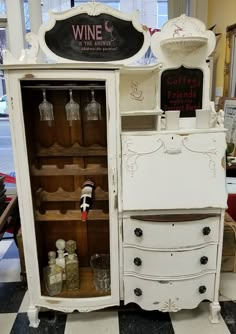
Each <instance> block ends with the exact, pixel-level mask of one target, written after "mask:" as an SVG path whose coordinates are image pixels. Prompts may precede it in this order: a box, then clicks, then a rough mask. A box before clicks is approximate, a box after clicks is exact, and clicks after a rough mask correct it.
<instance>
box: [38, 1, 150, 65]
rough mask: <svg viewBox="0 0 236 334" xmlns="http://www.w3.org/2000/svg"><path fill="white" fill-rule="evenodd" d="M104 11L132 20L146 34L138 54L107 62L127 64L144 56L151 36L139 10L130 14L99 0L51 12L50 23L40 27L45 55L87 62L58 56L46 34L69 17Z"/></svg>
mask: <svg viewBox="0 0 236 334" xmlns="http://www.w3.org/2000/svg"><path fill="white" fill-rule="evenodd" d="M102 13H105V14H109V15H112V16H114V17H117V18H119V19H121V20H125V21H130V22H132V24H133V26H134V28H135V29H136V30H137V31H139V32H142V33H143V35H144V43H143V46H142V48H141V50H140V51H139V52H138V53H137V54H136V55H134V56H132V57H130V58H127V59H125V60H119V61H110V62H105V63H113V64H123V65H127V64H131V63H134V62H135V61H137V60H139V59H140V58H142V56H144V54H145V52H146V51H147V50H148V47H149V46H150V39H151V36H150V33H149V31H148V30H147V28H146V27H145V26H143V25H142V24H141V23H140V22H139V13H138V11H135V12H133V13H132V14H131V15H130V14H126V13H123V12H121V11H118V10H116V9H113V8H111V7H109V6H105V5H103V4H101V3H97V2H89V3H86V4H82V5H80V6H78V7H73V8H72V9H70V10H67V11H64V12H58V13H55V12H49V21H48V23H46V24H44V25H42V26H41V27H40V29H39V34H38V37H39V43H40V47H41V49H42V50H43V52H44V53H45V55H46V56H47V57H48V58H49V59H51V60H52V61H54V62H56V63H85V62H84V61H83V62H82V61H76V60H70V59H66V58H62V57H59V56H57V55H56V54H55V53H53V52H52V51H51V50H50V49H49V48H48V46H47V45H46V43H45V34H46V32H47V31H49V30H51V29H52V28H53V27H54V26H55V24H56V22H57V21H62V20H65V19H68V18H70V17H72V16H76V15H79V14H88V15H90V16H98V15H100V14H102ZM93 63H94V62H93ZM97 63H99V64H101V63H102V62H97Z"/></svg>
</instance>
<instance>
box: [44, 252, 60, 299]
mask: <svg viewBox="0 0 236 334" xmlns="http://www.w3.org/2000/svg"><path fill="white" fill-rule="evenodd" d="M48 258H49V261H48V266H47V267H46V268H44V281H45V286H46V289H47V292H48V294H49V296H55V295H57V294H58V293H60V292H61V291H62V268H61V267H60V266H58V265H57V264H56V252H49V253H48Z"/></svg>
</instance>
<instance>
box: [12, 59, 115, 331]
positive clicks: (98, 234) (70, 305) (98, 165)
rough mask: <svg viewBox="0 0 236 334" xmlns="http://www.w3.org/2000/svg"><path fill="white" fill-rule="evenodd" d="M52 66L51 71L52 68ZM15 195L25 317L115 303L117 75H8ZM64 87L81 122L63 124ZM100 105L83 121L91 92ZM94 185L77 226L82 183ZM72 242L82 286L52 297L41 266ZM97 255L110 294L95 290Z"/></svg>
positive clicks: (83, 72)
mask: <svg viewBox="0 0 236 334" xmlns="http://www.w3.org/2000/svg"><path fill="white" fill-rule="evenodd" d="M49 69H50V70H49ZM6 76H7V82H8V99H9V101H12V103H10V118H11V128H12V139H13V140H12V141H13V147H14V156H15V167H16V175H17V190H18V196H19V203H20V215H21V224H22V231H23V240H24V250H25V261H26V268H27V281H28V288H29V295H30V308H29V312H28V315H29V319H30V323H31V325H32V326H34V327H35V326H37V324H38V318H37V313H38V310H39V307H46V308H49V309H54V310H59V311H66V312H72V311H74V310H78V311H92V310H96V309H100V308H103V307H108V306H113V305H118V304H119V301H120V297H119V267H118V263H119V253H118V234H117V230H118V208H117V204H116V203H117V200H116V199H117V192H118V182H117V169H118V166H119V163H118V161H119V158H118V154H117V151H118V149H119V146H118V145H117V143H118V142H119V141H118V140H117V136H118V131H119V130H118V129H119V126H118V124H119V115H118V112H117V97H116V93H115V92H116V89H115V87H116V81H117V73H116V71H96V70H90V71H88V70H82V69H79V68H77V69H76V70H75V68H74V67H73V66H71V70H68V68H67V69H66V70H65V69H60V70H58V69H55V70H53V69H52V68H50V65H48V67H47V68H44V69H38V68H34V67H32V68H30V69H29V68H28V69H25V68H23V69H19V68H18V69H17V70H16V69H13V70H8V71H6ZM43 90H45V91H46V98H47V100H48V101H49V102H50V103H51V104H52V106H53V119H52V120H51V123H52V124H50V123H49V122H48V121H47V120H46V121H45V120H42V118H41V119H40V112H39V104H40V103H41V102H42V100H43ZM69 90H72V91H73V98H74V100H75V101H76V102H77V103H79V105H80V119H79V120H73V121H72V124H70V122H69V121H68V120H67V117H66V110H65V105H66V103H68V101H69ZM92 91H94V96H95V99H96V101H97V103H100V105H101V118H97V119H96V120H90V119H88V118H86V109H85V106H86V104H88V103H89V102H90V101H91V98H92V95H91V92H92ZM87 179H90V180H92V181H94V182H95V185H96V188H95V194H94V195H95V200H94V203H93V207H92V209H91V210H90V211H89V213H88V219H87V221H86V222H83V221H82V218H81V211H80V195H81V188H82V185H83V182H84V181H85V180H87ZM57 239H64V240H66V241H67V240H71V239H72V240H75V241H76V244H77V251H76V252H77V254H78V258H79V275H80V285H79V289H77V290H68V289H67V287H66V284H65V285H64V286H63V290H62V291H61V293H59V294H57V295H56V296H53V297H50V296H49V294H48V292H47V291H46V289H45V284H44V280H43V269H44V268H45V267H46V266H47V263H48V252H49V251H56V250H57V249H56V246H55V243H56V240H57ZM95 253H99V254H102V253H108V254H109V255H110V278H111V289H110V290H109V291H105V292H104V291H103V292H100V291H97V290H96V289H95V286H94V282H93V280H94V277H93V272H92V268H91V266H90V259H91V256H92V255H93V254H95Z"/></svg>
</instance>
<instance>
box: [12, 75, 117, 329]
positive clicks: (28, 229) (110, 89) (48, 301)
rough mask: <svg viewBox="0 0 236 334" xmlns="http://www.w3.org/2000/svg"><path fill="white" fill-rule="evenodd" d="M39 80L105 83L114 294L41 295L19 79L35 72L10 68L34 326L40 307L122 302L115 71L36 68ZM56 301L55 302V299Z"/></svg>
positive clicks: (95, 306)
mask: <svg viewBox="0 0 236 334" xmlns="http://www.w3.org/2000/svg"><path fill="white" fill-rule="evenodd" d="M33 74H34V79H37V80H53V79H54V80H60V79H62V78H63V80H86V81H87V80H91V81H96V80H103V81H105V82H106V97H107V136H108V178H109V212H110V214H109V215H110V220H109V221H110V227H109V230H110V256H111V258H112V261H111V268H110V269H111V295H110V296H105V297H99V298H82V299H79V298H71V299H69V298H58V297H55V298H54V297H45V296H42V295H41V290H40V277H39V268H38V259H37V250H36V237H35V228H34V215H33V207H32V197H31V186H30V177H29V165H28V157H27V149H26V138H25V129H24V120H23V111H22V100H21V90H20V80H22V79H24V77H25V76H26V75H32V71H28V70H24V69H23V70H17V71H9V72H8V73H6V76H7V83H8V84H7V93H8V98H9V102H10V103H9V109H10V123H11V130H12V142H13V151H14V159H15V168H16V179H17V189H18V197H19V208H20V216H21V224H22V232H23V236H24V249H25V261H26V270H27V280H28V288H29V296H30V308H29V312H28V315H29V318H30V321H31V326H32V327H37V325H38V316H37V315H38V307H39V306H41V307H46V308H49V309H55V310H60V311H65V312H72V311H74V310H79V311H81V312H83V311H86V312H87V311H92V310H96V309H100V308H104V307H108V306H114V305H117V304H119V266H118V263H119V261H118V257H119V252H118V233H117V231H118V209H117V208H116V196H117V191H118V188H117V182H118V181H117V175H118V174H119V173H118V172H117V168H118V167H119V164H118V156H119V154H117V148H118V147H119V142H118V141H117V129H119V117H118V113H117V94H116V89H115V88H116V86H117V76H116V72H115V71H112V72H111V71H90V72H88V71H83V70H81V71H67V70H63V69H61V70H60V71H53V70H50V71H49V70H47V71H45V70H37V71H34V73H33ZM55 301H56V302H55Z"/></svg>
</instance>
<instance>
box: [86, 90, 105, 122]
mask: <svg viewBox="0 0 236 334" xmlns="http://www.w3.org/2000/svg"><path fill="white" fill-rule="evenodd" d="M91 95H92V100H91V102H89V103H88V104H87V105H86V106H85V118H86V120H87V121H98V120H101V119H102V115H101V104H100V103H98V102H97V101H96V100H95V98H94V90H93V89H92V90H91Z"/></svg>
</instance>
